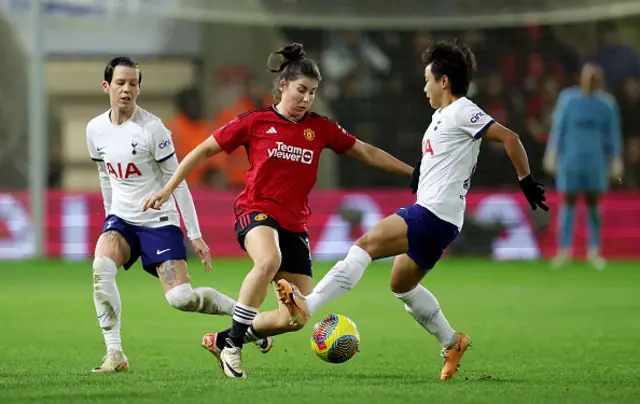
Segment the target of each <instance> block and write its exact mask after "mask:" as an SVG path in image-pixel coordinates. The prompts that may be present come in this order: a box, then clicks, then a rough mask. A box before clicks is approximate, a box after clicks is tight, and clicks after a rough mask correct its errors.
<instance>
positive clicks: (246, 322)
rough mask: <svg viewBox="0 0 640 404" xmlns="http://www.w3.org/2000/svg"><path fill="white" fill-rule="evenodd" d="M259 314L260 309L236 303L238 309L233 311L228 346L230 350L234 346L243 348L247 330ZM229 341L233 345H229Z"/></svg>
mask: <svg viewBox="0 0 640 404" xmlns="http://www.w3.org/2000/svg"><path fill="white" fill-rule="evenodd" d="M257 314H258V309H256V308H255V307H250V306H245V305H243V304H240V303H236V308H235V310H234V311H233V323H232V325H231V332H229V336H228V337H227V340H228V342H227V344H226V345H227V346H229V347H230V348H231V347H232V346H236V347H238V348H242V345H243V344H244V335H245V334H246V333H247V329H248V328H249V327H250V326H251V323H252V322H253V319H254V318H255V317H256V315H257ZM229 341H230V342H231V344H229Z"/></svg>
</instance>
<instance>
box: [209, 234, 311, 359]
mask: <svg viewBox="0 0 640 404" xmlns="http://www.w3.org/2000/svg"><path fill="white" fill-rule="evenodd" d="M278 245H279V247H280V253H281V257H282V259H281V263H280V269H279V271H278V272H277V273H276V275H275V276H274V278H273V281H274V282H277V281H279V280H281V279H285V280H287V281H288V282H289V284H290V285H293V286H292V287H293V288H294V289H295V290H296V291H297V293H301V294H308V293H310V292H311V288H312V262H311V251H310V249H309V235H308V234H307V233H304V232H302V233H296V232H291V231H288V230H285V229H282V228H278ZM278 305H279V308H278V309H277V310H272V311H268V312H262V313H260V314H258V315H257V316H256V317H255V319H254V320H253V323H252V324H251V325H250V326H249V328H248V329H247V332H246V333H245V337H244V342H245V343H246V342H254V343H255V344H256V346H257V347H258V348H259V349H260V351H261V352H263V353H266V352H268V351H269V350H270V349H271V347H272V345H273V338H271V337H273V336H275V335H280V334H284V333H287V332H291V331H297V330H299V329H301V328H302V327H303V326H304V324H305V323H306V320H307V319H305V320H304V322H300V323H292V322H291V320H290V317H289V316H290V314H289V310H288V308H287V307H286V306H285V305H284V304H283V303H282V302H281V301H279V302H278ZM230 332H231V329H228V330H224V331H221V332H219V333H211V334H207V335H205V337H204V338H203V345H204V346H205V348H207V349H208V350H209V351H211V353H213V354H214V355H216V351H218V352H219V351H220V350H221V349H222V348H223V347H224V341H225V339H226V338H228V336H229V333H230Z"/></svg>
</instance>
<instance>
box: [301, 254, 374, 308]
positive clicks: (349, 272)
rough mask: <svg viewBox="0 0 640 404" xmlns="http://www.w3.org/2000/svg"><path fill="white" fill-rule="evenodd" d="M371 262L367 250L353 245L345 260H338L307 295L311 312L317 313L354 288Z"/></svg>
mask: <svg viewBox="0 0 640 404" xmlns="http://www.w3.org/2000/svg"><path fill="white" fill-rule="evenodd" d="M369 264H371V256H369V254H368V253H367V252H366V251H365V250H363V249H362V248H360V247H358V246H355V245H354V246H353V247H351V248H350V249H349V253H348V254H347V256H346V258H345V259H344V261H338V262H337V263H336V264H335V265H334V266H333V268H331V270H330V271H329V272H328V273H327V274H326V275H325V276H324V277H323V278H322V279H321V280H320V282H319V283H318V284H317V285H316V287H315V288H313V292H312V293H311V294H310V295H309V296H307V297H306V300H307V309H308V311H309V313H310V314H313V313H315V312H316V311H317V310H318V309H320V308H321V307H323V306H325V305H326V304H327V303H329V302H330V301H332V300H334V299H337V298H338V297H340V296H342V295H344V294H345V293H347V292H348V291H350V290H351V289H353V287H354V286H356V283H358V281H360V278H362V275H363V274H364V270H365V269H366V268H367V266H369Z"/></svg>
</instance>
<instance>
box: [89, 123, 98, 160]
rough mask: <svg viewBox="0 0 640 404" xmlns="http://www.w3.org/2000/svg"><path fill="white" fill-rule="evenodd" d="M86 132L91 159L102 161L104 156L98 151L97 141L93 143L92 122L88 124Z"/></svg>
mask: <svg viewBox="0 0 640 404" xmlns="http://www.w3.org/2000/svg"><path fill="white" fill-rule="evenodd" d="M86 134H87V149H89V157H91V160H93V161H102V157H101V156H100V153H99V152H98V148H97V146H96V145H95V143H93V135H92V130H91V123H89V124H88V125H87V130H86Z"/></svg>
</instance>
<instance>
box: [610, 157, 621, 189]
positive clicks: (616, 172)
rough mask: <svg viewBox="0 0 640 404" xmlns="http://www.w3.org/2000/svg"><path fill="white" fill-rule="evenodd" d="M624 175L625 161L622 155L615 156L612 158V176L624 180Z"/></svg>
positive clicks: (619, 180)
mask: <svg viewBox="0 0 640 404" xmlns="http://www.w3.org/2000/svg"><path fill="white" fill-rule="evenodd" d="M623 175H624V163H623V162H622V157H614V158H613V159H612V160H611V178H613V179H614V180H617V181H618V182H620V183H621V182H622V176H623Z"/></svg>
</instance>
